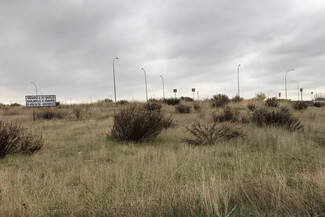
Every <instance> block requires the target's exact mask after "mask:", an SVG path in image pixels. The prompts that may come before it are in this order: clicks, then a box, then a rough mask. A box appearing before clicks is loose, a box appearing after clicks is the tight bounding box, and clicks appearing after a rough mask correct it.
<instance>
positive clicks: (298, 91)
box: [292, 80, 300, 101]
mask: <svg viewBox="0 0 325 217" xmlns="http://www.w3.org/2000/svg"><path fill="white" fill-rule="evenodd" d="M292 82H296V83H297V85H298V101H299V91H300V87H299V82H298V81H296V80H292Z"/></svg>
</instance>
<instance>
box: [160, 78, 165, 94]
mask: <svg viewBox="0 0 325 217" xmlns="http://www.w3.org/2000/svg"><path fill="white" fill-rule="evenodd" d="M160 77H161V81H162V86H163V99H165V84H164V78H163V76H162V75H160Z"/></svg>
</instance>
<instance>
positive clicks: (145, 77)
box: [141, 68, 148, 101]
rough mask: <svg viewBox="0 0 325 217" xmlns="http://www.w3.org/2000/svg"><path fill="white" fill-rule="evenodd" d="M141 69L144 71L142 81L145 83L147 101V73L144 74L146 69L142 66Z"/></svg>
mask: <svg viewBox="0 0 325 217" xmlns="http://www.w3.org/2000/svg"><path fill="white" fill-rule="evenodd" d="M141 69H142V70H143V73H144V82H145V85H146V100H147V101H148V87H147V75H146V71H145V70H144V68H141Z"/></svg>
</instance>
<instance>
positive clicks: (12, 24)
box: [0, 0, 325, 103]
mask: <svg viewBox="0 0 325 217" xmlns="http://www.w3.org/2000/svg"><path fill="white" fill-rule="evenodd" d="M114 57H119V60H116V61H115V72H116V84H117V98H118V100H120V99H127V100H145V82H144V74H143V71H142V70H141V67H143V68H144V69H145V70H146V72H147V80H148V95H149V98H153V97H156V98H160V97H162V82H161V78H160V77H159V75H162V76H163V77H164V79H165V92H166V97H171V96H173V92H172V90H173V89H174V88H177V89H178V93H177V94H178V96H192V93H191V88H192V87H194V88H196V89H197V90H198V91H199V92H200V98H205V97H211V96H212V95H214V94H215V93H226V94H228V95H229V96H231V97H232V96H235V95H236V93H237V66H238V64H241V67H240V92H241V96H243V97H245V98H251V97H253V96H254V95H255V93H259V92H264V93H265V94H266V95H268V94H269V95H270V96H274V95H275V94H276V93H278V92H281V93H282V96H283V95H284V75H285V72H286V71H287V70H288V69H291V68H294V69H295V71H290V72H289V73H288V77H287V80H288V95H289V97H291V98H293V99H296V98H297V84H296V83H294V82H292V80H297V81H299V83H300V86H301V87H303V88H304V97H305V99H310V93H311V91H313V92H318V93H319V92H323V94H324V95H325V1H323V0H308V1H306V0H272V1H266V0H264V1H261V0H246V1H240V0H150V1H149V0H148V1H145V0H116V1H109V0H106V1H104V0H88V1H86V0H69V1H67V0H46V1H44V0H0V74H1V77H0V101H1V102H4V103H9V102H10V101H11V102H19V103H24V96H25V95H31V94H35V88H34V86H33V85H32V84H30V83H29V82H30V81H33V82H35V83H36V84H37V86H38V91H39V94H55V95H57V99H58V101H61V102H65V101H70V99H71V100H72V102H90V99H91V97H92V100H93V101H96V100H98V99H104V98H111V99H113V98H114V88H113V70H112V62H113V59H114Z"/></svg>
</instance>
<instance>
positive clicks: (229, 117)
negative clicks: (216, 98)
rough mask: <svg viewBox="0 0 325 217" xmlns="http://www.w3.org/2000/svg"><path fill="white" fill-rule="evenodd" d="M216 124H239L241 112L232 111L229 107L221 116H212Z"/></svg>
mask: <svg viewBox="0 0 325 217" xmlns="http://www.w3.org/2000/svg"><path fill="white" fill-rule="evenodd" d="M212 118H213V121H214V122H226V121H229V122H232V123H235V122H238V120H239V111H232V110H231V109H230V108H229V107H226V108H225V109H224V110H223V112H222V113H221V114H218V115H216V114H213V115H212Z"/></svg>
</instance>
